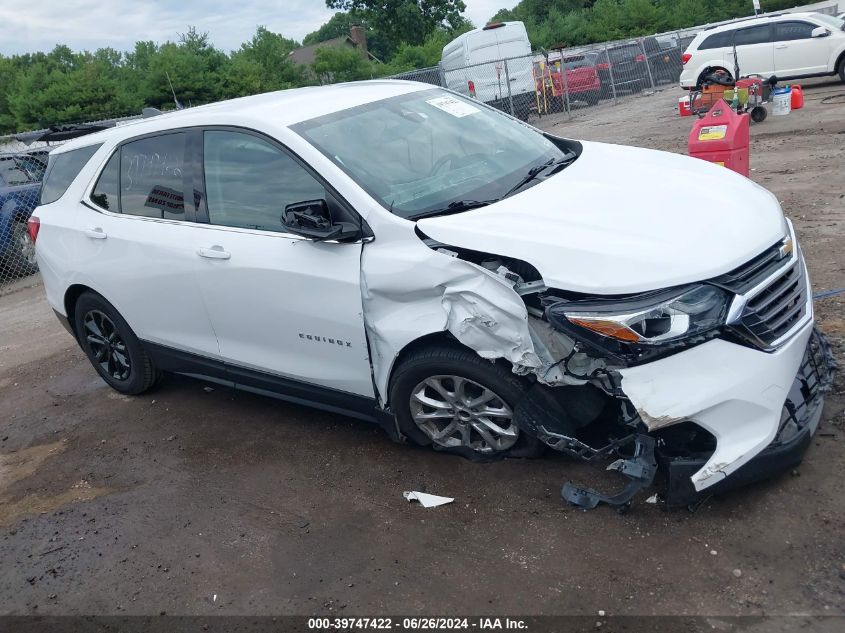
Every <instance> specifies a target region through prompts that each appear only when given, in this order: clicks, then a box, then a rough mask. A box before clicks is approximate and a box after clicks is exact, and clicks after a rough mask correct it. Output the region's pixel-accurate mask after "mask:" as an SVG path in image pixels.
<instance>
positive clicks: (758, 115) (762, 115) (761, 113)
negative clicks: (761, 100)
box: [751, 106, 769, 123]
mask: <svg viewBox="0 0 845 633" xmlns="http://www.w3.org/2000/svg"><path fill="white" fill-rule="evenodd" d="M768 115H769V111H768V110H766V108H764V107H763V106H756V107H754V108H751V120H752V121H753V122H754V123H762V122H763V121H765V120H766V117H767V116H768Z"/></svg>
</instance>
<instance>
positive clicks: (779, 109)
mask: <svg viewBox="0 0 845 633" xmlns="http://www.w3.org/2000/svg"><path fill="white" fill-rule="evenodd" d="M790 112H792V90H791V89H790V88H776V89H775V91H774V92H773V93H772V114H774V115H776V116H784V115H787V114H789V113H790Z"/></svg>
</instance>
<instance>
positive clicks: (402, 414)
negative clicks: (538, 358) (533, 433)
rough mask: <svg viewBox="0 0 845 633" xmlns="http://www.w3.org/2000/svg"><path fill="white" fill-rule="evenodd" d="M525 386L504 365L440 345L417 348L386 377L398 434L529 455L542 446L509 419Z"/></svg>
mask: <svg viewBox="0 0 845 633" xmlns="http://www.w3.org/2000/svg"><path fill="white" fill-rule="evenodd" d="M527 388H528V383H527V382H526V381H525V380H524V379H523V378H520V377H519V376H516V375H515V374H513V372H511V371H510V369H509V368H508V367H507V366H505V364H504V363H492V362H490V361H487V360H484V359H483V358H481V357H480V356H478V354H476V353H474V352H472V351H471V350H468V349H466V348H463V347H460V346H459V345H446V344H443V345H437V346H432V347H427V348H424V349H420V350H416V351H414V352H412V353H411V354H410V355H409V356H408V357H407V358H405V359H404V360H403V361H402V363H401V364H400V366H399V367H398V368H397V370H396V373H395V374H394V377H393V380H392V381H391V388H390V402H391V406H392V408H393V410H394V412H395V414H396V419H397V422H398V423H399V427H400V429H401V430H402V432H403V433H404V434H405V435H407V436H408V437H409V438H410V439H412V440H413V441H414V442H415V443H417V444H419V445H422V446H431V445H435V446H436V447H437V448H440V449H445V450H450V451H452V452H457V453H464V454H469V455H472V454H478V455H479V456H511V457H533V456H536V455H539V454H540V453H541V452H542V450H543V444H542V443H541V442H540V441H539V440H537V439H536V438H533V437H530V436H528V435H527V434H525V433H523V432H521V431H520V429H519V427H517V425H516V424H515V422H514V421H513V412H514V408H515V407H516V405H517V403H518V402H519V400H520V399H521V398H522V397H523V395H524V394H525V391H526V390H527Z"/></svg>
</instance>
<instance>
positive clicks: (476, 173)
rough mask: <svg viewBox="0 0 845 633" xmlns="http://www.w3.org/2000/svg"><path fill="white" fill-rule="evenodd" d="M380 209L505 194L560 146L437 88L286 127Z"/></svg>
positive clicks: (416, 209)
mask: <svg viewBox="0 0 845 633" xmlns="http://www.w3.org/2000/svg"><path fill="white" fill-rule="evenodd" d="M293 129H294V131H296V132H297V133H298V134H300V135H302V136H303V137H304V138H305V139H306V140H308V142H310V143H311V144H312V145H314V146H315V147H317V149H319V150H320V151H321V152H322V153H323V154H325V155H326V156H327V157H329V158H330V159H331V160H332V161H334V163H335V164H336V165H338V166H339V167H340V168H341V169H343V170H344V171H345V172H346V173H347V174H348V175H349V176H350V177H351V178H352V179H353V180H355V181H356V182H357V183H358V184H359V185H361V187H363V188H364V189H365V190H366V191H367V192H368V193H369V194H370V195H372V196H373V197H374V198H375V199H376V200H378V201H379V202H380V203H381V204H382V205H383V206H384V207H385V208H386V209H389V210H390V211H391V212H392V213H394V214H396V215H398V216H400V217H403V218H412V217H419V216H422V215H425V214H426V213H429V212H430V213H434V212H436V211H438V210H442V209H446V208H447V207H448V206H449V204H454V203H458V202H460V201H467V200H473V201H489V200H496V199H499V198H501V197H502V196H504V195H505V194H506V193H508V191H509V190H510V189H511V188H512V187H513V186H514V185H515V184H516V183H518V182H519V181H520V180H521V179H522V178H523V177H524V176H525V173H526V171H527V170H529V169H530V168H531V167H533V166H535V165H537V164H542V163H544V162H546V161H549V160H554V159H560V158H564V157H565V156H566V152H565V151H563V150H561V149H559V148H558V147H557V146H556V145H555V144H554V143H552V142H551V141H550V140H548V139H547V138H546V137H544V136H543V135H542V134H540V133H539V132H538V131H536V130H534V129H533V128H531V127H529V126H527V125H524V124H522V123H519V122H518V121H515V120H513V119H511V118H509V117H506V116H504V115H502V114H501V113H499V112H497V111H495V110H492V109H490V108H487V107H484V106H483V105H481V104H479V103H478V102H476V101H473V100H471V99H465V98H462V97H459V96H456V95H454V94H452V93H449V92H445V91H443V90H439V89H433V90H424V91H420V92H413V93H410V94H406V95H401V96H398V97H392V98H390V99H383V100H381V101H376V102H374V103H368V104H366V105H362V106H358V107H355V108H350V109H348V110H342V111H340V112H336V113H333V114H330V115H327V116H323V117H319V118H316V119H311V120H309V121H305V122H303V123H299V124H297V125H295V126H293Z"/></svg>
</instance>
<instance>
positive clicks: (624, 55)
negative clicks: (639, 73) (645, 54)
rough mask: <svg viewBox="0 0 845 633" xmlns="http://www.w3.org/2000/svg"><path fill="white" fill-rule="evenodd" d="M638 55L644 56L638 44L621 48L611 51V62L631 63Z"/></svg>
mask: <svg viewBox="0 0 845 633" xmlns="http://www.w3.org/2000/svg"><path fill="white" fill-rule="evenodd" d="M637 55H642V51H641V50H640V47H639V46H637V45H636V44H631V45H630V46H620V47H619V48H611V49H610V61H612V62H616V63H619V62H629V61H631V60H633V59H634V58H635V57H636V56H637Z"/></svg>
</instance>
